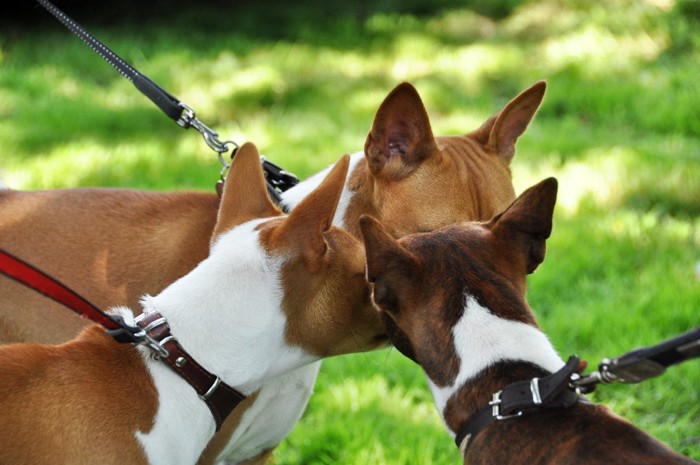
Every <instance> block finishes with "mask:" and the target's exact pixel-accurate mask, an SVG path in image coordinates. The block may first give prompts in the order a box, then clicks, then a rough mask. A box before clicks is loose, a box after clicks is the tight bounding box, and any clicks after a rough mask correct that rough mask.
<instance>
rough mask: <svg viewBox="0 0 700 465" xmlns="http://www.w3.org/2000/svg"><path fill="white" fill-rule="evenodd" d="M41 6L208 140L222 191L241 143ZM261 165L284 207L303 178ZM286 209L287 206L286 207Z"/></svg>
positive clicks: (69, 21) (67, 19) (54, 10)
mask: <svg viewBox="0 0 700 465" xmlns="http://www.w3.org/2000/svg"><path fill="white" fill-rule="evenodd" d="M37 2H39V4H41V6H43V7H44V8H46V10H47V11H48V12H49V13H51V14H52V15H53V16H55V17H56V19H58V20H59V21H60V22H61V23H62V24H63V25H64V26H66V27H67V28H68V29H69V30H70V31H71V32H73V33H74V34H75V35H76V36H78V37H79V38H80V39H81V40H82V41H83V42H85V43H86V44H87V45H88V46H89V47H90V48H91V49H93V50H94V51H95V53H97V54H98V55H100V56H101V57H102V58H103V59H104V60H105V61H107V62H108V63H109V64H111V65H112V67H114V69H116V70H117V71H118V72H119V73H120V74H121V75H122V76H124V77H125V78H126V79H128V80H129V81H131V82H132V83H133V84H134V86H135V87H136V88H137V89H138V90H139V91H140V92H141V93H142V94H143V95H145V96H146V97H148V98H149V99H150V100H151V101H152V102H153V103H154V104H155V105H156V106H157V107H158V108H160V109H161V110H162V111H163V113H165V114H166V115H167V116H168V117H169V118H170V119H172V120H173V121H175V122H176V123H177V124H178V125H179V126H180V127H182V128H185V129H187V128H190V127H192V128H195V129H196V130H197V131H199V133H200V134H201V135H202V137H203V138H204V141H205V142H206V143H207V145H208V146H209V147H210V148H211V149H212V150H214V151H215V152H216V153H217V155H218V157H219V161H220V162H221V164H222V165H223V168H222V169H221V180H220V181H219V183H218V184H217V190H220V188H221V183H222V182H223V180H224V178H225V176H226V173H227V171H228V169H229V167H230V166H231V165H230V163H229V162H228V161H226V160H225V159H224V157H223V154H224V153H226V152H228V151H229V147H230V146H232V147H233V150H232V152H231V159H233V157H234V156H235V154H236V150H237V149H238V144H237V143H236V142H234V141H233V140H230V139H229V140H226V141H221V140H219V134H218V133H217V132H216V131H214V130H213V129H211V128H210V127H209V126H207V125H206V124H204V123H202V122H201V121H200V120H199V119H198V118H197V117H196V114H195V112H194V110H193V109H192V108H190V107H189V106H188V105H187V104H185V103H183V102H181V101H180V100H178V99H177V98H175V97H174V96H173V95H172V94H170V93H168V92H166V91H165V90H164V89H163V88H162V87H160V86H159V85H158V84H156V83H155V82H153V81H152V80H151V79H149V78H148V77H147V76H145V75H143V74H141V73H139V72H138V71H137V70H136V68H134V67H133V66H131V65H130V64H129V63H127V62H126V61H124V60H123V59H122V58H121V57H120V56H119V55H117V54H116V53H114V52H113V51H112V50H111V49H110V48H109V47H107V46H106V45H105V44H103V43H102V42H100V41H99V40H97V39H96V38H95V37H94V36H93V35H92V34H90V33H89V32H87V30H85V28H83V27H82V26H81V25H80V24H78V23H77V22H75V21H74V20H73V19H72V18H70V17H69V16H68V15H66V14H65V13H64V12H63V11H61V10H60V9H59V8H58V7H56V5H54V4H53V3H51V2H50V1H49V0H37ZM260 162H261V163H262V165H263V170H264V172H265V179H266V181H267V190H268V192H269V193H270V195H271V197H272V199H273V200H274V201H275V202H276V203H277V204H278V205H280V206H282V197H281V195H280V194H281V193H282V192H284V191H286V190H287V189H289V188H290V187H293V186H295V185H297V184H298V183H299V179H298V178H297V177H296V176H295V175H293V174H292V173H290V172H288V171H286V170H284V169H282V168H280V167H279V166H277V165H275V164H274V163H272V162H270V161H269V160H267V159H266V158H265V157H261V159H260ZM282 208H283V209H285V207H284V206H282Z"/></svg>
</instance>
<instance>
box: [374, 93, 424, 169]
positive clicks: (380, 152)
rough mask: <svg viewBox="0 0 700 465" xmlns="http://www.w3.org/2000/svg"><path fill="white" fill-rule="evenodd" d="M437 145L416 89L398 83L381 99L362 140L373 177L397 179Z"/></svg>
mask: <svg viewBox="0 0 700 465" xmlns="http://www.w3.org/2000/svg"><path fill="white" fill-rule="evenodd" d="M435 150H437V145H436V143H435V138H434V137H433V131H432V129H431V128H430V120H429V119H428V114H427V113H426V111H425V107H424V106H423V102H422V101H421V98H420V96H419V95H418V92H417V91H416V89H415V88H414V87H413V86H412V85H411V84H409V83H407V82H404V83H402V84H399V85H398V86H396V88H394V90H392V91H391V92H390V93H389V95H388V96H387V97H386V98H385V99H384V102H382V104H381V105H380V106H379V109H378V110H377V114H376V115H375V117H374V122H373V124H372V129H371V131H370V133H369V134H368V135H367V140H366V142H365V157H367V161H368V165H369V169H370V171H371V172H372V174H373V175H374V176H376V177H379V176H382V177H387V178H388V179H391V180H399V179H402V178H403V177H405V176H407V175H408V174H409V173H410V172H411V171H412V170H413V169H414V168H415V167H416V166H418V165H420V163H421V162H422V161H423V160H425V159H426V158H427V157H429V156H430V155H431V154H432V153H433V152H434V151H435Z"/></svg>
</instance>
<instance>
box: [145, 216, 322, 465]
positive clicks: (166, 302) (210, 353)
mask: <svg viewBox="0 0 700 465" xmlns="http://www.w3.org/2000/svg"><path fill="white" fill-rule="evenodd" d="M262 221H265V220H255V221H251V222H248V223H245V224H243V225H241V226H238V227H236V228H234V229H232V230H231V231H228V232H226V233H224V234H222V235H220V236H219V238H218V239H217V240H216V241H215V243H214V244H213V245H212V252H211V255H210V256H209V258H207V259H205V260H204V261H202V262H201V263H200V264H199V265H198V266H197V267H196V268H195V269H194V270H193V271H192V272H190V273H189V274H187V275H185V276H183V277H182V278H180V279H179V280H177V281H176V282H175V283H173V284H172V285H170V286H169V287H168V288H166V289H165V290H164V291H163V292H161V293H160V294H159V295H157V296H155V297H150V296H145V297H144V298H143V300H142V304H143V306H144V310H145V311H146V312H147V311H150V310H154V309H157V310H159V311H160V312H161V313H162V314H163V315H164V316H165V317H166V318H167V319H168V323H169V324H170V327H171V329H172V333H173V335H175V337H177V338H178V340H179V341H180V343H181V344H182V346H183V347H184V348H185V350H187V351H188V352H189V353H190V354H191V355H192V356H193V357H194V358H195V359H196V360H197V361H198V362H199V363H200V364H201V365H202V366H203V367H204V368H206V369H208V370H209V371H211V372H212V373H215V374H216V375H218V376H219V377H220V378H221V379H222V381H224V382H225V383H227V384H229V385H231V386H233V387H235V388H237V389H239V390H240V391H241V392H243V393H244V394H246V395H248V394H251V393H252V392H254V391H255V390H257V389H258V388H259V387H260V386H262V385H263V384H265V383H267V382H268V381H271V380H274V379H275V378H276V377H278V376H280V375H282V374H285V373H288V372H290V371H292V370H295V369H297V368H299V367H303V366H305V365H308V364H311V363H313V362H316V361H317V360H318V357H317V356H312V355H309V354H307V353H306V352H304V351H303V350H302V349H301V348H299V347H292V346H288V345H287V344H286V343H285V337H284V332H285V326H286V316H285V314H284V313H283V312H282V310H281V303H282V298H283V290H282V284H281V272H280V268H281V265H282V262H283V258H281V257H280V258H278V257H275V258H273V257H270V256H269V255H268V254H267V253H266V251H265V250H264V249H263V248H262V246H261V244H260V242H259V235H258V233H257V232H256V231H255V230H254V229H255V227H256V226H257V225H258V224H260V223H261V222H262ZM147 366H148V368H149V370H150V372H151V374H152V376H153V379H154V381H155V384H156V387H157V388H158V394H159V406H158V413H157V415H156V419H155V425H154V428H153V429H152V430H151V431H150V432H149V433H147V434H144V433H140V432H139V433H137V438H138V439H139V440H140V441H141V443H142V444H143V446H144V448H145V449H146V450H148V451H149V460H152V463H160V462H159V461H160V460H161V459H162V457H166V456H167V457H168V458H169V460H165V461H163V463H195V462H196V460H197V457H198V454H199V453H201V451H202V450H203V449H204V447H205V446H206V443H207V441H208V440H209V438H210V437H211V435H212V434H213V433H214V419H213V417H212V415H211V413H210V412H209V410H208V408H207V407H206V404H205V403H204V402H202V401H201V400H200V399H199V398H198V396H197V395H196V393H195V391H194V389H192V387H191V386H189V385H188V384H187V383H186V382H185V381H184V380H182V379H181V378H180V377H179V376H177V375H175V374H174V373H173V372H172V371H171V370H170V369H169V368H168V367H167V366H165V365H164V364H163V363H162V362H156V361H153V360H150V359H148V360H147ZM317 372H318V369H317V368H315V369H303V370H302V371H300V372H299V374H297V376H299V375H302V376H301V378H302V380H301V381H299V380H297V382H298V384H297V385H294V386H289V387H288V389H289V393H288V395H287V396H286V398H287V400H289V401H290V405H289V406H288V407H287V408H286V409H281V411H279V412H274V413H278V414H279V415H278V416H275V421H273V422H272V423H273V424H274V423H278V427H276V428H271V429H270V430H266V431H264V432H262V431H261V432H259V434H260V435H261V436H258V437H257V438H256V440H257V443H258V444H259V447H264V446H267V447H272V446H273V445H275V444H277V443H278V442H279V440H281V439H282V438H283V437H284V435H283V434H282V430H284V431H286V432H287V433H288V432H289V430H291V428H292V426H293V425H294V423H296V421H297V420H298V418H299V416H300V415H301V413H302V412H303V410H304V407H305V406H306V401H308V397H309V396H310V388H308V387H307V386H312V385H313V382H314V380H315V378H316V374H317ZM299 383H301V384H299ZM300 385H301V386H302V389H300V387H299V386H300ZM277 390H278V391H283V387H279V388H277ZM299 393H301V394H302V395H300V394H299ZM278 394H280V393H279V392H278ZM280 401H282V399H280ZM273 404H275V402H273ZM256 405H257V402H256ZM263 408H265V406H264V405H263ZM274 413H273V412H272V411H268V412H267V415H273V414H274ZM262 414H263V413H261V412H257V413H254V414H253V415H258V416H259V415H262ZM252 421H253V419H251V420H250V422H252ZM263 424H267V425H269V424H270V423H267V422H266V423H263ZM239 429H240V428H239ZM240 431H241V434H244V433H245V429H240ZM164 435H165V436H164ZM164 437H168V438H176V440H175V441H172V440H168V441H167V443H168V444H173V443H178V444H181V446H179V447H178V448H177V450H176V451H175V452H167V453H166V452H165V451H163V450H162V448H163V447H164V446H159V444H160V443H165V442H166V441H164V440H163V438H164ZM177 438H180V440H177ZM274 441H277V442H274ZM187 444H189V447H188V445H187ZM268 444H269V445H268ZM168 447H170V446H168ZM262 450H264V449H260V450H259V451H258V452H260V451H262ZM150 451H154V452H153V453H150ZM194 451H196V453H194ZM236 452H237V451H236ZM190 453H194V456H193V458H192V460H189V462H188V461H187V459H188V458H189V457H190V455H189V454H190ZM158 454H160V455H158Z"/></svg>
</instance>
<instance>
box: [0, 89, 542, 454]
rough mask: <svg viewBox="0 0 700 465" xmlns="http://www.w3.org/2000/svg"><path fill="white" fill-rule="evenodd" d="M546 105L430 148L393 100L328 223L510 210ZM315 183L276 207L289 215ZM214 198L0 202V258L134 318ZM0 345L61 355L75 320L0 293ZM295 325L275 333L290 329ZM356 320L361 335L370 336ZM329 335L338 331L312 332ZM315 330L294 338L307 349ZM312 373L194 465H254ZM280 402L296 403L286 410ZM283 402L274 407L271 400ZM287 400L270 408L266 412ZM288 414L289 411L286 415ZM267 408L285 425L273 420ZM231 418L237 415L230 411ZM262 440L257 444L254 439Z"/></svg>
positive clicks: (16, 196) (77, 324)
mask: <svg viewBox="0 0 700 465" xmlns="http://www.w3.org/2000/svg"><path fill="white" fill-rule="evenodd" d="M544 91H545V84H544V82H539V83H536V84H535V85H533V86H532V87H530V88H529V89H527V90H525V91H524V92H522V93H521V94H520V95H518V96H517V97H515V98H514V99H513V100H511V101H510V102H509V103H508V104H507V105H506V106H505V107H504V108H503V109H502V110H501V111H499V112H498V113H496V114H495V115H494V116H493V117H491V118H489V119H488V120H487V121H486V122H485V123H484V124H483V125H482V126H481V127H480V128H479V129H477V130H475V131H473V132H470V133H468V134H466V135H462V136H450V137H437V138H435V137H434V136H433V133H432V129H431V126H430V121H429V119H428V116H427V113H426V111H425V108H424V106H423V103H422V102H421V99H420V97H419V95H418V93H417V92H416V91H415V89H414V88H413V87H412V86H411V85H409V84H406V83H404V84H401V85H399V86H397V87H396V88H395V89H394V90H393V91H392V92H391V93H390V94H389V95H388V96H387V98H386V99H385V101H384V102H383V103H382V105H381V106H380V108H379V110H378V111H377V114H376V117H375V120H374V123H373V125H372V129H371V131H370V133H369V135H368V137H367V141H366V144H365V150H364V154H363V153H361V152H360V153H356V154H354V155H351V157H350V170H349V173H348V175H347V176H346V177H345V178H344V179H336V182H338V183H339V184H340V185H341V187H342V193H341V197H340V203H339V206H338V209H337V211H336V214H335V217H334V219H333V223H334V224H335V225H338V226H341V227H343V228H345V229H347V230H348V231H349V232H350V234H351V235H352V236H354V237H358V238H359V236H360V231H359V218H360V216H361V215H362V214H372V215H374V216H375V217H377V218H379V219H381V220H382V221H383V222H384V224H386V225H387V228H389V229H390V231H391V233H392V234H393V235H395V236H397V237H398V236H402V235H405V234H409V233H412V232H416V231H427V230H432V229H435V228H437V227H440V226H443V225H446V224H451V223H454V222H456V221H464V220H486V219H488V218H490V217H492V216H493V215H494V214H496V213H497V212H499V211H501V210H502V209H503V208H505V207H506V206H507V205H508V204H509V203H510V202H511V201H512V200H513V198H514V197H515V193H514V189H513V186H512V181H511V174H510V168H509V165H510V162H511V160H512V158H513V156H514V153H515V144H516V141H517V139H518V137H519V136H520V135H521V134H522V133H523V132H524V131H525V129H526V128H527V126H528V124H529V123H530V121H531V119H532V117H533V116H534V114H535V113H536V111H537V108H538V107H539V105H540V103H541V101H542V97H543V95H544ZM327 174H328V170H326V171H324V172H322V173H319V174H318V175H316V176H313V177H311V178H310V179H308V180H307V181H305V182H302V183H300V184H299V185H297V186H296V187H294V188H292V189H290V190H289V191H287V192H285V193H284V196H283V197H284V202H285V204H286V205H287V206H289V207H291V208H296V205H297V204H299V203H300V202H301V201H302V199H304V198H305V197H306V196H307V195H308V194H309V192H311V191H313V190H314V189H315V188H316V187H317V186H318V185H319V184H320V183H321V181H322V180H323V179H325V178H326V176H327ZM217 211H218V199H217V197H216V195H215V194H205V193H194V192H171V193H148V192H140V191H133V190H125V189H71V190H56V191H40V192H18V191H12V190H6V191H2V192H0V247H2V248H4V249H6V250H8V251H11V252H12V253H14V254H15V255H18V256H21V257H26V258H27V259H29V260H30V261H32V263H34V264H35V265H36V266H38V267H39V268H41V269H43V270H45V271H46V272H47V273H49V274H50V275H52V276H55V277H56V278H58V279H59V280H61V281H62V282H64V283H65V284H67V285H69V286H71V287H73V288H76V289H80V290H85V291H83V294H84V295H86V297H88V298H89V299H90V300H91V301H92V302H94V303H95V304H97V305H98V306H100V307H103V308H105V307H109V306H113V305H120V304H127V305H128V306H130V307H133V308H138V307H137V305H138V300H139V299H140V297H141V295H143V294H156V293H158V292H160V291H161V290H162V289H163V288H164V287H165V286H166V285H168V284H169V283H171V282H173V281H174V280H176V279H177V278H179V277H180V276H183V275H185V274H186V273H188V272H189V271H190V270H191V269H192V268H194V266H195V265H196V264H197V263H198V262H199V261H201V260H202V259H204V258H205V257H206V256H207V253H208V244H209V237H210V236H211V234H212V230H213V229H214V225H215V223H216V215H217ZM0 296H2V299H0V341H2V342H5V343H8V342H42V343H60V342H64V341H66V340H68V339H70V338H72V337H74V336H75V335H76V334H77V333H78V331H79V330H80V328H82V327H83V326H84V325H85V322H84V320H81V319H80V318H78V317H76V316H74V315H70V314H68V312H66V311H65V309H63V308H60V307H57V306H56V305H55V304H53V303H49V304H47V302H46V301H45V299H43V298H42V297H41V296H38V295H35V294H34V293H32V292H31V291H28V290H25V289H23V288H21V287H19V286H18V285H17V284H16V283H14V282H11V281H9V280H6V279H0ZM294 318H295V316H292V318H291V319H290V320H289V321H288V324H289V325H290V327H295V325H296V322H295V319H294ZM371 322H372V320H371V319H369V320H368V321H367V324H371ZM316 323H317V324H318V325H320V328H321V329H320V330H321V331H326V332H328V333H332V332H334V331H336V332H338V335H339V337H338V338H335V339H336V340H337V341H341V340H342V337H340V335H342V334H345V333H347V331H348V328H347V327H344V326H343V325H346V324H350V323H348V322H347V321H344V320H343V318H337V319H336V318H329V319H327V320H319V321H317V322H316ZM317 332H318V330H315V331H309V332H308V333H306V334H304V333H302V332H297V337H298V338H299V339H300V341H301V340H303V342H304V343H306V344H314V340H315V338H316V333H317ZM373 347H374V341H370V344H368V345H367V346H364V345H363V344H362V343H361V342H359V341H358V342H357V343H355V344H354V346H353V347H345V346H342V345H340V344H339V345H338V346H337V347H331V348H327V347H325V348H324V350H323V351H320V352H321V355H327V354H330V353H342V352H349V351H360V350H368V349H371V348H373ZM318 369H319V364H318V363H312V364H310V365H306V366H304V367H302V368H300V369H298V370H296V371H294V372H292V373H289V374H287V375H285V376H282V377H280V378H278V379H277V381H276V382H275V383H267V384H266V385H265V388H264V389H263V390H262V391H261V392H260V393H259V394H258V396H257V398H256V400H255V401H254V402H252V403H251V406H252V407H251V409H250V411H248V412H246V413H245V417H244V418H242V419H241V418H238V417H237V416H236V415H233V416H232V417H231V418H230V419H229V420H228V421H227V422H226V424H224V427H223V428H222V430H221V432H220V433H218V434H217V435H216V437H215V439H214V441H213V442H212V444H211V445H210V447H209V448H208V449H207V451H206V452H205V454H204V456H203V457H202V460H201V462H200V463H201V464H202V465H205V464H210V463H214V462H215V461H218V460H222V459H224V458H225V459H227V460H229V461H231V462H233V463H238V462H240V461H241V460H242V459H245V458H249V457H253V456H254V455H255V454H256V453H257V454H262V455H260V456H258V461H255V460H252V459H251V461H250V462H248V463H263V462H264V461H265V457H266V455H267V451H269V450H270V449H272V448H273V447H274V446H275V445H276V444H277V442H275V441H274V440H273V439H270V438H268V436H269V435H268V434H267V433H266V432H267V431H269V430H277V431H278V433H279V434H277V435H274V436H275V437H277V438H279V440H281V439H282V438H283V437H284V436H285V434H286V433H285V434H283V432H282V430H284V429H285V428H286V429H287V430H286V432H287V433H288V431H289V430H291V428H292V427H293V425H294V423H295V422H296V421H297V420H298V418H299V417H300V416H301V413H302V412H303V410H304V408H305V406H306V401H307V400H308V397H309V396H310V394H311V390H312V388H313V384H314V382H315V378H316V375H317V373H318ZM287 391H293V392H294V394H295V395H296V396H297V397H296V401H295V402H290V401H288V399H289V397H290V395H291V394H290V393H289V392H287ZM281 392H285V394H284V395H282V394H280V393H281ZM277 398H283V399H287V401H286V403H285V404H284V405H279V402H277V401H276V400H275V399H277ZM292 405H294V406H296V408H297V411H296V412H293V413H292V407H291V406H292ZM279 408H282V410H283V411H284V412H287V415H286V416H284V418H281V417H280V413H279V411H278V410H279ZM239 410H242V409H239ZM258 434H260V435H261V437H262V439H261V440H258V438H257V437H256V435H258Z"/></svg>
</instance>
